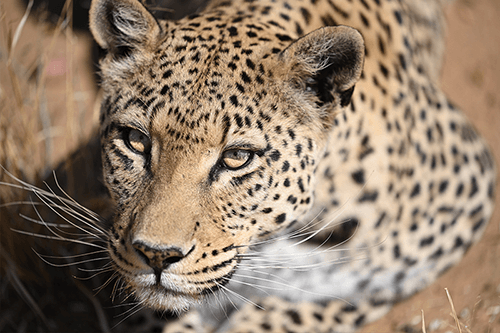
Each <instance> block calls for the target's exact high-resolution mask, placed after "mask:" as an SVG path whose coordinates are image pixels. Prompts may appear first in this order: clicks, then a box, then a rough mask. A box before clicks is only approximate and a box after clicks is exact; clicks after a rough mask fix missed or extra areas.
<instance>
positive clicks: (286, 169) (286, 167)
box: [281, 161, 290, 172]
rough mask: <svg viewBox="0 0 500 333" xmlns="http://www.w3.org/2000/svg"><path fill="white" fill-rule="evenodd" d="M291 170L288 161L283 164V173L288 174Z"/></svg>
mask: <svg viewBox="0 0 500 333" xmlns="http://www.w3.org/2000/svg"><path fill="white" fill-rule="evenodd" d="M288 169H290V163H288V161H285V162H283V166H282V167H281V171H283V172H287V171H288Z"/></svg>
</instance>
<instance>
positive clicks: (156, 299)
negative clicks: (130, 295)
mask: <svg viewBox="0 0 500 333" xmlns="http://www.w3.org/2000/svg"><path fill="white" fill-rule="evenodd" d="M135 289H136V290H135V296H136V298H137V300H138V301H139V302H140V303H141V304H143V305H145V306H147V307H150V308H152V309H154V310H160V311H161V310H169V311H172V312H175V313H181V312H185V311H187V310H189V308H191V307H192V306H194V305H198V304H200V303H201V298H202V297H201V296H199V297H198V298H195V297H193V296H190V295H187V294H181V293H177V292H174V291H170V290H167V289H164V288H162V287H158V286H154V287H144V288H141V287H136V288H135Z"/></svg>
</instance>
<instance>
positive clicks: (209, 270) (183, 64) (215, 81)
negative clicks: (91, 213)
mask: <svg viewBox="0 0 500 333" xmlns="http://www.w3.org/2000/svg"><path fill="white" fill-rule="evenodd" d="M91 30H92V32H93V34H94V37H95V39H96V41H97V42H98V43H99V44H100V46H101V47H102V48H104V49H105V50H107V52H108V53H107V55H106V57H105V58H104V59H103V60H102V61H101V72H102V81H103V83H102V86H103V90H104V98H103V103H102V109H101V119H100V122H101V142H102V145H101V146H102V157H103V169H104V179H105V182H106V185H107V187H108V189H109V192H110V193H111V197H112V199H113V201H114V203H115V205H116V214H115V218H114V220H113V221H112V225H111V226H110V228H109V243H108V247H109V253H110V256H111V258H112V260H113V263H114V266H115V268H116V270H117V271H118V272H119V273H120V275H121V277H122V278H123V280H124V281H125V282H126V284H127V286H128V289H129V290H130V292H131V293H133V294H135V296H136V297H137V299H138V300H139V301H140V302H142V303H143V304H145V305H148V306H150V307H153V308H156V309H164V310H165V309H168V310H174V311H180V310H184V309H186V308H188V307H189V306H191V305H192V304H195V303H197V302H200V301H202V300H203V299H204V298H205V296H207V295H211V294H213V293H216V292H217V291H218V290H219V289H221V288H224V285H225V284H227V283H228V282H229V281H230V279H231V275H232V274H233V273H234V271H235V270H236V269H237V267H238V264H239V262H240V258H241V255H242V254H243V253H245V252H246V251H247V249H248V247H249V246H251V245H252V244H254V243H256V242H258V241H260V240H262V239H265V238H267V237H270V236H272V235H274V234H275V233H277V232H279V231H281V230H283V229H285V228H287V227H289V226H291V225H293V224H294V223H295V222H296V221H297V220H299V219H300V218H301V217H303V216H304V215H305V214H306V213H307V212H308V211H309V209H310V207H311V205H312V204H313V200H314V188H315V184H316V181H317V179H316V174H315V172H316V169H317V166H318V161H319V160H320V159H321V158H322V156H323V154H324V152H325V146H326V144H327V141H328V133H329V129H330V128H331V127H332V126H333V124H334V122H335V116H336V115H337V114H338V113H340V112H342V111H343V110H344V109H345V108H346V106H347V105H348V104H349V102H350V98H351V95H352V93H353V89H354V85H355V83H356V82H357V80H358V79H359V77H360V75H361V70H362V66H363V57H364V44H363V39H362V38H361V35H360V34H359V33H358V32H357V31H356V30H354V29H352V28H348V27H344V26H338V27H326V28H322V29H319V30H316V31H314V32H312V33H310V34H307V35H305V36H304V37H302V38H300V39H297V40H295V37H292V36H289V35H286V34H283V33H282V32H280V31H279V30H276V29H275V28H273V27H272V26H270V25H269V24H264V23H261V22H259V21H258V20H257V21H256V20H255V19H254V18H252V17H251V16H245V15H239V14H238V13H236V12H235V10H234V9H229V8H226V7H224V6H213V7H211V8H208V9H207V10H206V11H205V12H204V13H203V14H200V15H196V16H192V17H189V18H187V19H184V20H181V21H178V22H168V23H167V22H157V21H156V20H155V19H154V18H153V17H152V15H151V14H150V13H149V12H148V11H147V10H146V9H145V8H144V7H143V6H142V4H140V3H139V2H138V1H135V0H127V1H121V2H116V1H112V0H98V1H93V3H92V10H91Z"/></svg>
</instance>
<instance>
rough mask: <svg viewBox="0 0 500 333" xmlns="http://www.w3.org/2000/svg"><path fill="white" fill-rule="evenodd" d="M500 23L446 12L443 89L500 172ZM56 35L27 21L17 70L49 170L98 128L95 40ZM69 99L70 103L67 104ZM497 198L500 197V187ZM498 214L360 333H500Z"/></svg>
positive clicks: (466, 11)
mask: <svg viewBox="0 0 500 333" xmlns="http://www.w3.org/2000/svg"><path fill="white" fill-rule="evenodd" d="M0 6H1V7H0V8H1V13H0V15H1V25H0V33H1V35H2V38H3V40H4V41H5V40H9V38H10V40H12V37H13V36H14V35H15V27H16V26H17V24H18V22H20V20H21V17H22V14H23V12H22V9H21V7H20V6H19V5H18V4H17V3H16V2H15V1H14V0H2V2H0ZM498 17H500V1H498V0H474V1H472V0H457V1H455V2H453V3H451V4H450V5H448V8H447V20H448V41H447V50H446V57H445V61H444V68H443V77H442V85H443V87H444V90H445V91H446V92H447V94H448V96H449V97H450V98H451V99H452V100H453V101H454V102H455V103H456V104H457V105H458V106H460V107H461V108H462V109H463V110H464V111H465V112H466V113H467V114H468V115H469V117H470V119H471V121H472V122H473V123H474V125H475V126H476V128H477V129H478V130H479V131H480V132H481V133H482V134H483V135H484V136H485V137H486V139H487V140H488V142H489V143H490V145H491V147H492V149H493V152H494V154H495V156H496V161H497V165H500V94H499V93H500V20H499V19H498ZM56 32H57V31H56ZM56 32H54V29H49V28H48V27H47V26H46V25H40V24H36V20H34V19H31V20H28V23H27V24H26V25H25V27H24V29H23V31H22V34H21V38H20V39H19V42H18V43H17V45H16V48H15V53H14V55H15V57H13V58H14V61H15V62H16V64H18V65H19V66H24V67H23V68H24V69H23V70H24V71H25V72H26V75H27V76H30V77H31V78H30V79H29V80H34V79H37V80H42V81H41V82H45V83H44V85H43V91H42V93H39V92H37V91H35V92H33V91H30V90H29V88H22V89H21V92H22V93H23V94H31V95H30V96H34V97H35V98H34V100H35V102H36V103H39V104H40V105H43V110H46V113H44V112H42V113H40V115H36V114H34V115H31V116H32V117H34V118H37V117H40V118H41V119H45V121H42V123H43V126H42V127H41V129H40V130H41V131H40V132H39V136H40V138H39V139H38V141H37V142H38V145H39V149H40V150H41V151H43V152H44V156H45V157H44V159H45V163H47V165H49V166H50V165H52V166H53V165H55V163H56V162H57V161H60V160H61V159H62V158H63V157H64V156H65V155H66V154H67V152H68V151H70V150H71V149H73V148H74V147H75V146H76V145H77V143H78V142H79V141H80V140H82V138H85V137H86V136H87V135H88V134H89V133H90V128H91V126H90V124H91V123H92V122H95V119H96V116H97V114H96V112H95V108H94V100H95V96H96V87H95V85H94V83H93V82H94V81H93V80H94V76H93V71H94V68H93V67H92V62H91V60H90V58H89V56H88V55H89V54H90V37H89V36H88V35H86V34H72V35H68V34H64V33H59V34H57V33H56ZM9 36H10V37H9ZM54 36H55V37H54ZM0 52H3V53H0V55H2V56H3V57H5V48H2V49H0ZM40 54H42V55H43V57H42V58H40V57H39V55H40ZM40 59H42V60H43V64H44V65H45V67H44V69H43V71H40V70H37V68H38V69H39V68H41V67H40V66H39V65H40V61H41V60H40ZM37 66H38V67H37ZM35 76H36V78H33V77H35ZM0 83H1V86H0V97H2V94H3V95H4V96H5V94H15V93H16V92H15V91H14V90H12V87H11V84H12V81H10V80H9V79H8V75H6V72H5V69H4V68H2V69H0ZM37 96H38V99H37ZM40 96H41V97H40ZM68 96H73V98H71V99H68ZM33 109H35V107H33ZM0 116H2V114H0ZM4 116H5V115H4ZM56 142H57V143H56ZM19 144H22V143H19ZM497 193H500V188H499V186H497ZM497 197H500V196H497ZM497 201H499V200H497ZM498 206H500V205H498ZM498 206H497V209H496V212H495V215H494V216H493V219H492V221H491V222H490V224H489V226H488V229H487V230H486V233H485V236H484V237H483V239H482V240H481V242H480V243H479V244H478V245H476V246H474V247H473V248H472V249H471V250H470V251H469V253H468V254H467V255H466V257H465V258H464V260H463V261H462V262H461V263H460V264H459V265H458V266H456V267H454V268H452V269H451V270H449V271H448V272H447V273H446V274H444V275H443V276H442V277H441V278H440V279H439V280H438V281H437V282H436V283H434V284H433V285H432V286H431V287H429V288H428V289H426V290H425V291H423V292H421V293H419V294H417V295H415V296H414V297H412V298H410V299H409V300H406V301H404V302H402V303H400V304H399V305H397V306H396V307H395V308H394V309H393V310H392V311H391V312H390V313H389V314H388V315H387V316H386V317H384V318H383V319H381V320H379V321H377V322H375V323H373V324H370V325H368V326H366V327H365V328H364V329H363V330H362V331H363V332H396V331H398V332H421V331H422V312H423V314H424V318H425V324H426V325H425V326H426V331H427V332H480V333H483V332H485V333H486V332H500V223H499V222H500V209H499V208H500V207H498ZM445 288H447V289H448V290H449V293H450V295H451V298H452V300H453V303H454V307H455V310H456V313H457V314H458V319H459V322H460V323H461V324H460V328H459V327H457V324H456V321H455V320H454V319H453V317H452V316H451V305H450V302H449V300H448V298H447V295H446V293H445Z"/></svg>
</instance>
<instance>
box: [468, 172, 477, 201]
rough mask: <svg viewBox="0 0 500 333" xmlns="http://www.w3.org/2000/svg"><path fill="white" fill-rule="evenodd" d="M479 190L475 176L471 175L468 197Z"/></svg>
mask: <svg viewBox="0 0 500 333" xmlns="http://www.w3.org/2000/svg"><path fill="white" fill-rule="evenodd" d="M478 191H479V187H478V185H477V179H476V177H474V176H472V177H471V179H470V193H469V198H472V197H473V196H474V195H476V193H477V192H478Z"/></svg>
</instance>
